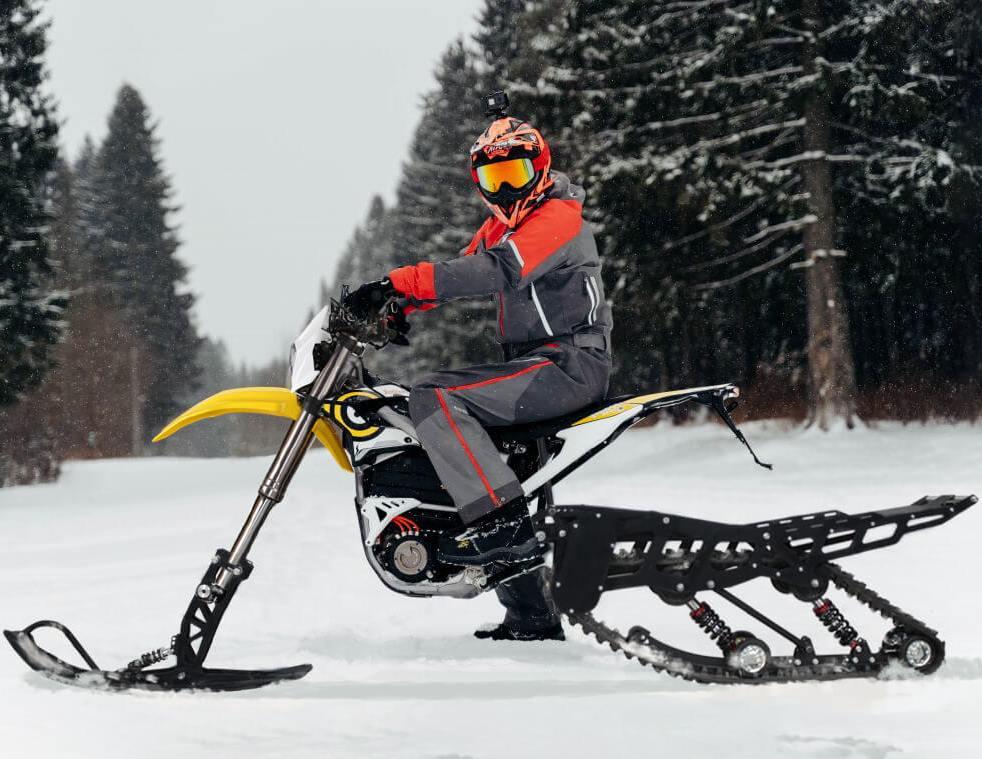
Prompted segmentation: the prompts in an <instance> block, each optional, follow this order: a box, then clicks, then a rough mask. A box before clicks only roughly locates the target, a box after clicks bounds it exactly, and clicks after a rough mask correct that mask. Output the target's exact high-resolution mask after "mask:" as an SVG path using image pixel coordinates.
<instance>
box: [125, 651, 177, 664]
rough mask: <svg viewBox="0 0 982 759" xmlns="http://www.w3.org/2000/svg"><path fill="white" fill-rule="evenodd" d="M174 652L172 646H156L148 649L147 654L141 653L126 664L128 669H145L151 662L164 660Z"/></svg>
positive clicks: (155, 662)
mask: <svg viewBox="0 0 982 759" xmlns="http://www.w3.org/2000/svg"><path fill="white" fill-rule="evenodd" d="M172 653H174V649H173V647H172V646H164V647H162V648H155V649H154V650H153V651H147V652H146V653H145V654H140V656H139V657H138V658H136V659H134V660H133V661H131V662H130V663H129V664H127V665H126V668H127V669H145V668H146V667H149V666H150V665H151V664H157V663H158V662H162V661H163V660H164V659H166V658H167V657H168V656H170V655H171V654H172Z"/></svg>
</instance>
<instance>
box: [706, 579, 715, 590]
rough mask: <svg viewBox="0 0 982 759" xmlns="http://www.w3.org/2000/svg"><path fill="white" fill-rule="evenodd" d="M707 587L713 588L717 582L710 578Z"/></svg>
mask: <svg viewBox="0 0 982 759" xmlns="http://www.w3.org/2000/svg"><path fill="white" fill-rule="evenodd" d="M706 587H707V588H709V589H710V590H712V589H713V588H715V587H716V583H715V582H714V581H713V580H710V581H709V582H707V583H706Z"/></svg>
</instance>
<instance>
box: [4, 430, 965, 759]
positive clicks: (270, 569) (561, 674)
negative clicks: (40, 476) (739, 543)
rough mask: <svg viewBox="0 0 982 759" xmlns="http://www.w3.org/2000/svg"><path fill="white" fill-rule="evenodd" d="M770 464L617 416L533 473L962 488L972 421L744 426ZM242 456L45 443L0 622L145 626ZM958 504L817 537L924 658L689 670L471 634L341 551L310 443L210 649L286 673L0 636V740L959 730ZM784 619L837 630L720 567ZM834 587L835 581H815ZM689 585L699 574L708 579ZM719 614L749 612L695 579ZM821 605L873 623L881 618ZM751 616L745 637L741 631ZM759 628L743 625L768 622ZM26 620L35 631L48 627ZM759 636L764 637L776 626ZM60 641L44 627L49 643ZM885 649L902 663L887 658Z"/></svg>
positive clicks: (875, 752) (799, 507)
mask: <svg viewBox="0 0 982 759" xmlns="http://www.w3.org/2000/svg"><path fill="white" fill-rule="evenodd" d="M745 431H746V432H747V434H748V437H749V438H750V441H751V443H752V444H753V445H754V446H755V447H756V448H757V450H758V451H759V453H760V454H761V457H762V458H764V459H765V460H769V461H772V462H773V463H774V464H775V470H774V471H773V472H767V471H765V470H763V469H761V468H759V467H756V466H754V465H753V463H752V461H751V460H750V457H749V456H748V454H747V452H746V450H745V449H744V448H743V447H742V446H741V445H739V443H737V442H736V441H735V440H733V438H732V436H731V435H730V434H729V432H728V431H726V430H725V429H724V428H723V427H721V426H719V425H715V424H703V425H698V426H692V427H686V428H672V427H669V426H666V425H659V426H656V427H654V428H649V429H643V430H637V431H633V432H630V433H628V434H627V435H626V436H625V437H624V438H622V439H620V440H618V442H617V444H616V445H614V446H613V447H612V448H611V449H609V450H608V451H606V452H605V453H603V454H601V455H600V456H599V457H598V458H597V459H596V460H594V462H592V463H591V464H590V465H589V466H588V467H587V468H586V469H585V470H584V471H583V472H582V473H580V474H579V475H578V476H576V477H575V478H574V479H573V480H571V481H570V484H568V485H566V486H564V487H560V488H559V493H558V494H559V497H560V499H563V500H566V501H567V502H577V503H582V502H585V503H597V504H608V505H633V506H638V507H649V508H658V509H661V510H667V511H674V512H680V513H687V514H691V515H694V516H701V517H709V518H716V519H723V520H729V521H754V520H763V519H769V518H774V517H779V516H786V515H790V514H794V513H803V512H809V511H813V510H817V509H825V508H842V509H843V510H855V511H859V510H864V509H867V508H878V507H889V506H898V505H902V504H905V503H909V502H910V501H912V500H914V499H916V498H918V497H919V496H921V495H924V494H926V493H932V494H937V493H953V492H957V493H966V492H982V470H980V468H979V466H978V464H979V451H980V442H982V429H979V428H977V427H973V426H970V425H955V426H944V425H928V426H908V427H903V426H900V425H896V424H886V425H881V426H877V427H875V428H867V429H860V430H856V431H853V432H847V431H836V432H834V433H830V434H822V433H819V432H814V431H802V430H799V429H786V428H783V427H781V426H780V425H776V424H769V425H760V424H754V425H747V427H746V430H745ZM267 463H268V462H267V460H265V459H220V460H193V459H144V460H119V461H99V462H85V463H74V464H69V465H68V466H67V467H66V469H65V473H64V476H63V477H62V480H61V481H60V482H58V483H57V484H54V485H45V486H35V487H30V488H13V489H7V490H2V491H0V624H2V626H4V627H22V626H24V625H26V624H28V623H30V622H33V621H34V620H36V619H41V618H54V619H58V620H61V621H63V622H65V623H66V624H68V625H69V626H70V627H71V628H72V629H73V630H74V631H75V632H76V634H78V635H79V636H80V637H81V639H82V640H83V642H84V643H86V644H87V645H88V646H89V649H90V652H91V653H92V655H93V656H94V658H95V659H96V661H97V662H99V663H100V664H101V665H102V666H105V667H116V666H120V665H122V664H123V663H124V662H126V661H128V660H129V659H130V658H132V657H133V656H135V655H137V654H138V653H140V652H142V651H145V650H148V649H150V648H153V647H156V646H160V645H163V644H165V643H166V642H167V640H168V638H169V636H170V635H171V634H172V633H173V632H174V630H175V628H176V624H177V622H178V619H179V617H180V614H181V613H182V611H183V609H184V606H185V604H186V602H187V599H188V597H189V596H190V594H191V593H192V592H193V589H194V586H195V585H196V583H197V580H198V578H199V576H200V574H201V572H202V571H203V570H204V568H205V565H206V563H207V562H208V560H209V558H210V557H211V553H212V550H213V549H214V548H216V547H219V546H227V545H228V543H229V542H230V541H231V539H232V538H233V537H234V534H235V532H236V530H237V529H238V527H239V524H240V523H241V520H242V518H243V516H244V514H245V511H246V510H247V509H248V506H249V504H250V503H251V501H252V497H253V494H254V489H255V486H256V484H257V483H258V481H259V479H260V478H261V477H262V475H263V473H264V472H265V468H266V465H267ZM980 528H982V507H976V508H975V509H971V510H969V511H968V513H966V514H964V515H962V516H960V517H958V518H957V519H956V520H955V521H953V522H951V523H949V524H947V525H944V526H942V527H940V528H937V529H932V530H926V531H924V532H921V533H917V534H915V535H911V536H909V537H907V538H905V539H904V541H903V542H901V543H900V544H899V545H897V546H895V547H892V548H888V549H884V550H881V551H874V552H872V553H870V554H867V555H864V556H858V557H855V558H853V559H847V560H845V561H843V565H844V567H845V568H846V569H848V570H849V571H852V572H854V573H855V574H856V575H857V576H858V577H859V578H860V579H862V580H864V581H867V582H869V583H870V585H871V586H872V587H873V588H875V589H877V590H878V591H879V592H880V593H882V594H883V595H884V596H886V597H887V598H889V599H890V600H891V601H894V602H895V603H898V604H899V605H900V606H901V607H903V608H904V609H906V610H908V611H910V612H911V613H913V614H914V615H915V616H918V617H920V618H922V619H924V620H925V621H926V622H927V623H928V624H930V625H932V626H934V627H937V628H938V629H939V630H940V631H941V633H942V637H944V638H945V640H946V641H947V644H948V657H949V658H948V662H947V663H946V665H945V666H944V667H943V668H942V670H941V671H940V672H938V673H937V674H936V675H934V676H933V677H931V678H926V679H923V678H917V677H915V678H911V677H909V676H908V677H900V678H899V679H890V680H885V679H883V680H872V681H865V680H864V681H848V682H838V683H825V684H799V685H784V686H782V685H769V686H762V687H755V688H752V687H733V686H700V685H694V684H689V683H684V682H678V681H676V680H674V679H671V678H669V677H666V676H663V675H657V674H654V673H653V672H651V671H650V670H648V669H643V668H641V667H638V666H637V664H635V663H633V662H627V661H625V660H623V659H622V658H620V657H619V656H615V655H614V654H612V653H610V652H609V651H607V650H606V649H602V648H600V647H599V646H597V645H596V644H595V643H594V642H592V641H590V640H587V639H586V638H584V637H583V636H582V635H581V634H580V633H579V632H577V631H574V632H573V633H572V634H571V635H570V640H569V641H568V642H567V643H565V644H556V643H541V644H489V643H485V642H481V641H477V640H475V639H473V638H472V637H471V634H470V633H471V631H472V630H473V629H474V628H476V627H477V626H479V625H480V624H482V623H485V622H488V621H492V620H494V619H496V618H497V617H498V615H499V611H498V609H497V607H496V604H495V600H494V598H493V597H491V596H488V597H482V598H478V599H475V600H473V601H468V602H464V601H456V600H452V599H431V600H415V599H408V598H404V597H401V596H398V595H395V594H393V593H390V592H389V591H387V590H386V589H385V588H384V587H382V586H381V585H380V584H379V583H378V580H377V579H376V577H375V576H374V574H373V573H372V572H371V570H370V569H369V568H368V566H367V565H366V563H365V560H364V557H363V555H362V553H361V549H360V546H359V539H358V535H357V527H356V524H355V521H354V514H353V509H352V505H351V483H350V481H349V480H348V479H347V476H346V475H344V474H343V473H342V472H341V471H340V470H338V469H337V468H336V467H334V465H333V464H332V462H331V461H330V460H329V459H328V457H327V455H326V454H325V452H324V451H322V450H317V451H315V452H313V453H312V454H311V455H310V456H309V457H308V460H307V461H306V462H305V466H304V467H303V468H302V469H301V471H300V473H299V474H298V476H297V479H296V481H295V482H294V485H293V488H292V490H291V492H290V494H289V496H288V498H287V500H286V502H284V504H282V505H281V506H279V507H277V510H276V511H274V513H273V515H272V516H271V518H270V520H269V522H268V523H267V525H266V528H265V530H264V533H263V534H262V535H261V537H260V539H259V542H258V543H257V545H256V548H255V549H254V551H253V554H252V558H253V560H254V562H255V564H256V572H255V573H254V574H253V576H252V578H251V579H250V580H249V581H248V583H246V584H245V585H244V586H243V588H242V590H241V592H240V594H239V595H238V596H237V598H236V601H235V603H234V604H233V605H232V607H231V609H230V611H229V613H228V615H227V616H226V619H225V623H224V625H223V628H222V632H221V633H220V634H219V636H218V638H217V640H216V643H215V647H214V648H213V651H212V655H213V658H212V659H211V660H210V661H211V663H212V664H215V665H216V666H217V665H220V664H222V665H228V666H250V665H252V666H283V665H288V664H296V663H300V662H311V663H312V664H313V665H314V670H313V672H312V673H311V674H310V675H309V676H308V677H307V678H306V679H304V680H301V681H298V682H295V683H290V684H284V685H279V686H273V687H270V688H266V689H263V690H258V691H253V692H248V693H234V694H206V693H190V694H188V693H184V694H148V693H131V694H113V693H98V692H87V691H82V690H78V689H72V688H67V687H63V686H58V685H55V684H53V683H50V682H49V681H47V680H45V679H43V678H41V677H40V676H38V675H36V674H35V673H32V672H29V671H28V670H27V668H26V667H25V666H24V665H23V663H22V662H21V661H20V660H19V659H18V658H17V657H16V656H15V654H14V653H13V652H12V651H10V650H7V649H6V647H5V646H4V650H0V705H2V708H0V745H2V746H3V750H2V754H3V755H4V756H32V757H99V758H100V759H104V758H109V757H114V756H129V755H134V754H138V755H140V756H141V757H151V758H152V757H167V759H173V757H175V756H181V757H183V758H185V759H193V758H194V757H203V756H209V757H226V756H228V757H233V756H234V757H240V756H263V757H279V756H282V757H291V758H292V757H319V758H320V757H347V756H352V757H353V756H358V757H367V756H379V757H430V758H432V759H436V758H437V757H441V758H442V759H451V757H453V758H455V759H463V758H464V757H472V758H474V759H477V758H478V757H500V756H502V755H506V756H516V757H526V756H540V757H552V756H562V757H591V756H610V755H614V754H617V755H621V754H623V755H643V754H644V755H647V754H653V755H670V756H680V757H702V756H714V757H715V756H724V755H725V756H727V757H760V756H780V757H782V758H783V757H816V758H817V757H856V758H859V757H864V758H870V757H893V756H900V755H902V756H903V757H905V759H906V758H908V757H938V756H955V755H960V756H970V755H976V751H977V746H978V745H980V742H982V724H980V720H979V719H978V703H979V700H980V699H982V637H980V635H979V629H980V626H982V611H980V609H979V606H978V590H977V587H975V586H974V585H973V583H974V580H975V578H976V577H977V575H978V568H977V565H976V564H975V561H974V559H975V557H974V553H975V550H974V549H975V546H976V544H977V537H976V536H977V535H978V534H979V531H980ZM737 594H738V595H740V596H741V597H743V598H745V599H746V600H749V601H751V602H758V601H759V602H761V605H762V606H763V607H764V609H765V610H769V611H774V612H775V614H776V615H777V616H778V619H779V621H781V622H782V623H783V624H785V625H786V626H790V627H792V628H793V629H795V630H796V631H800V632H801V633H805V634H808V635H811V636H812V637H813V639H814V640H816V642H817V643H819V648H820V649H822V650H824V651H826V652H834V651H837V650H839V649H838V647H837V644H836V643H835V642H834V641H832V640H831V639H830V637H829V636H828V635H823V631H822V629H821V628H820V627H819V626H818V624H817V622H816V621H815V620H814V619H813V616H812V615H811V613H810V612H809V610H808V608H807V607H805V606H804V605H802V604H800V603H797V602H795V601H793V600H792V599H790V598H788V597H785V596H777V595H776V594H774V593H773V592H770V591H769V589H768V587H767V586H766V584H762V583H759V582H757V583H751V584H749V585H748V586H746V587H741V588H738V589H737ZM833 597H834V598H836V599H837V601H838V599H839V598H841V596H833ZM708 600H711V601H712V599H708ZM713 604H714V606H715V607H716V608H717V609H718V610H719V611H721V612H722V613H723V614H724V617H725V618H726V619H727V620H728V621H730V622H731V624H735V625H737V626H740V627H745V628H749V629H759V625H756V624H755V623H753V622H752V621H750V620H747V619H745V618H743V617H742V616H741V615H740V613H739V612H737V611H736V610H733V609H732V608H730V607H727V605H726V604H725V603H724V602H723V601H722V600H720V599H716V600H715V601H713ZM840 607H841V608H842V609H843V611H844V612H845V613H846V615H847V617H848V618H849V619H850V620H851V621H853V622H854V623H855V624H857V626H858V627H859V628H860V630H861V632H862V633H863V634H865V635H866V637H868V638H870V639H871V640H873V641H878V640H879V636H881V635H882V632H883V631H884V630H885V629H886V623H885V622H884V621H883V620H881V619H879V618H878V617H874V616H872V615H870V614H869V613H867V612H864V611H862V610H860V609H858V607H856V606H855V605H854V604H850V603H848V602H845V601H844V602H843V603H841V604H840ZM598 615H599V616H601V617H603V618H605V619H609V620H611V621H613V622H615V623H617V625H618V626H620V627H621V629H625V628H626V627H628V626H630V624H632V623H634V622H639V623H642V624H645V625H646V626H647V627H649V629H652V630H653V631H656V632H657V633H659V635H660V637H663V638H664V639H666V640H668V641H669V642H675V643H679V644H682V645H683V646H685V647H689V648H694V649H697V650H701V651H705V652H710V651H711V648H710V646H709V644H708V642H707V641H705V640H704V639H703V637H702V636H701V634H700V633H699V631H698V630H697V629H696V628H695V627H694V626H693V625H692V624H691V622H689V621H688V619H687V618H686V615H685V613H684V612H683V611H681V610H680V609H677V608H670V607H665V606H662V605H660V604H658V603H656V602H655V600H654V598H653V597H652V596H651V595H650V594H649V593H647V592H644V591H634V590H632V591H624V592H621V593H620V594H608V596H606V597H605V598H604V600H603V602H602V605H601V606H600V607H599V609H598ZM765 637H768V636H765ZM770 639H771V638H770V637H768V640H770ZM53 640H54V639H53V638H52V639H43V640H42V642H47V643H48V644H49V645H50V644H52V642H53ZM773 647H774V648H775V650H776V651H778V652H781V653H786V650H785V649H784V648H782V645H781V643H780V641H776V642H775V643H774V646H773ZM66 654H67V652H66ZM901 674H902V673H901Z"/></svg>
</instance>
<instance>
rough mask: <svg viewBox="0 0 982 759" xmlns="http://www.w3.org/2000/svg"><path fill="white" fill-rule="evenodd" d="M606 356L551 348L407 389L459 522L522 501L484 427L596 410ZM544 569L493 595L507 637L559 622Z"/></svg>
mask: <svg viewBox="0 0 982 759" xmlns="http://www.w3.org/2000/svg"><path fill="white" fill-rule="evenodd" d="M609 377H610V356H609V354H608V353H607V351H606V350H603V349H599V348H586V347H576V346H575V345H573V343H572V340H569V341H556V342H552V343H547V344H546V345H543V346H540V347H538V348H535V349H533V350H531V351H528V352H525V353H522V354H521V355H519V356H517V357H515V358H513V359H512V360H510V361H504V362H502V363H499V364H486V365H484V366H472V367H468V368H465V369H454V370H451V371H444V372H437V373H435V374H432V375H430V376H428V377H426V378H425V379H424V380H423V381H422V382H419V383H418V384H417V385H416V386H415V387H413V389H412V392H411V393H410V395H409V413H410V416H411V417H412V420H413V423H414V424H415V425H416V434H417V435H418V436H419V440H420V442H421V443H422V444H423V448H424V449H425V450H426V452H427V454H428V455H429V457H430V460H431V461H432V462H433V467H434V468H435V469H436V473H437V474H438V475H439V476H440V480H441V481H442V482H443V484H444V486H445V487H446V488H447V491H448V492H449V493H450V495H451V497H452V498H453V500H454V503H455V504H456V505H457V509H458V510H459V511H460V516H461V518H462V519H463V520H464V522H467V523H469V522H473V521H474V520H475V519H479V518H480V517H482V516H484V515H485V514H488V513H489V512H491V511H492V510H493V509H495V508H496V507H497V506H500V505H501V504H503V503H505V502H507V501H509V500H511V499H513V498H517V497H519V496H521V495H522V494H523V492H522V486H521V484H520V483H519V482H518V478H517V477H516V476H515V473H514V472H513V471H512V470H511V469H510V468H509V467H508V466H507V465H506V464H505V462H504V461H503V459H502V457H501V454H500V453H498V450H497V449H496V448H495V447H494V443H493V442H492V441H491V438H490V437H488V434H487V432H485V431H484V427H485V426H488V427H494V426H507V425H511V424H521V423H528V422H537V421H542V420H545V419H550V418H552V417H555V416H562V415H563V414H569V413H572V412H574V411H576V410H577V409H579V408H582V407H583V406H586V405H588V404H591V403H597V402H599V401H600V400H602V399H603V398H604V396H605V395H606V394H607V384H608V380H609ZM546 571H547V570H546V569H545V568H542V569H539V570H536V571H534V572H530V573H528V574H525V575H521V576H519V577H516V578H515V579H514V580H511V581H510V582H507V583H504V584H502V585H499V586H498V588H497V589H496V590H495V592H496V593H497V595H498V601H499V602H500V603H501V605H502V606H504V607H505V624H506V625H507V626H508V627H510V628H512V629H513V630H522V631H532V630H540V629H543V628H546V627H550V626H551V625H555V624H557V623H558V622H559V619H560V618H559V613H558V612H557V611H556V608H555V606H554V604H553V602H552V598H551V597H550V595H549V583H548V578H547V576H546Z"/></svg>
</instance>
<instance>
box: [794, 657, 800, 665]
mask: <svg viewBox="0 0 982 759" xmlns="http://www.w3.org/2000/svg"><path fill="white" fill-rule="evenodd" d="M794 665H795V666H796V667H800V666H801V659H795V660H794Z"/></svg>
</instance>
